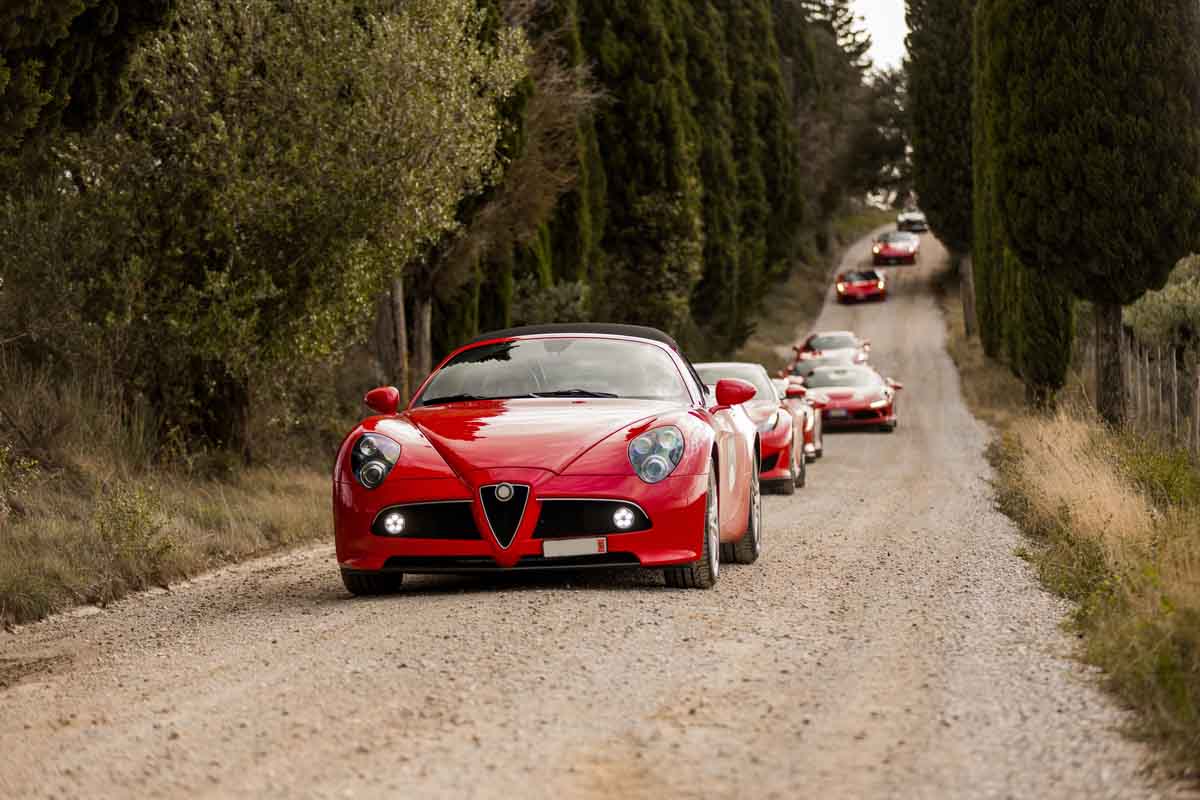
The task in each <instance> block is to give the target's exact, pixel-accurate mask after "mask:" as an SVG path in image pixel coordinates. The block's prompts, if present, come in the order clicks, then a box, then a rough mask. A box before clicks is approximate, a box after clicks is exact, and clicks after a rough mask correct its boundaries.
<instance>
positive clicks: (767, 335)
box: [733, 208, 896, 373]
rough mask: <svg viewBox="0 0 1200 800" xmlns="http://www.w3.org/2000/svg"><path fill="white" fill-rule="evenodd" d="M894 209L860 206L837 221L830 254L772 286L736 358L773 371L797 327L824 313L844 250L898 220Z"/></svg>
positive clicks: (799, 267)
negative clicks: (834, 270)
mask: <svg viewBox="0 0 1200 800" xmlns="http://www.w3.org/2000/svg"><path fill="white" fill-rule="evenodd" d="M895 218H896V215H895V212H893V211H881V210H879V209H876V208H864V209H858V210H855V211H852V212H849V213H847V214H843V215H842V216H840V217H838V218H837V220H835V221H834V223H833V226H832V229H833V230H832V236H833V240H834V246H833V248H832V252H831V254H829V255H825V256H821V255H810V256H809V257H807V258H804V259H802V260H800V261H799V262H798V263H797V264H796V265H795V267H794V268H793V270H792V274H791V276H790V277H789V278H788V279H787V280H786V281H784V282H783V283H781V284H779V285H777V286H775V287H773V288H772V290H771V292H770V295H769V299H768V301H767V303H766V305H765V306H764V308H763V310H762V313H761V314H760V315H759V317H758V324H757V326H756V327H755V329H754V334H753V335H752V336H751V337H750V338H749V339H748V340H747V341H746V343H745V344H744V345H742V347H741V349H740V350H738V352H737V353H736V354H734V356H733V358H734V360H736V361H753V362H757V363H760V364H762V365H763V366H765V367H766V368H767V370H768V371H770V372H772V373H773V372H774V371H775V369H777V368H778V367H779V366H782V364H780V363H779V361H780V357H779V354H778V352H777V350H778V349H779V348H780V347H783V346H788V345H791V344H793V340H794V338H795V332H796V328H797V327H799V326H800V325H802V324H804V323H806V322H813V321H815V320H816V318H817V316H818V315H819V314H820V313H821V307H822V305H824V303H825V293H826V291H827V290H828V288H829V273H830V270H831V268H832V266H833V265H835V264H837V262H838V261H840V260H841V255H842V251H843V250H844V249H845V248H846V247H847V246H848V245H850V244H851V243H853V242H854V241H855V240H857V239H859V238H860V237H862V236H865V235H866V234H868V233H870V232H871V231H873V230H874V229H876V228H878V227H880V226H881V225H886V224H887V223H889V222H891V221H893V220H895Z"/></svg>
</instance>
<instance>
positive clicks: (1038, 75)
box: [983, 0, 1200, 423]
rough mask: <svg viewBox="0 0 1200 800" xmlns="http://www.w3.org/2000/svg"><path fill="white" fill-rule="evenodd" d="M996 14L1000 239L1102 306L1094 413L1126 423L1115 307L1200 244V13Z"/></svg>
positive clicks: (1146, 5)
mask: <svg viewBox="0 0 1200 800" xmlns="http://www.w3.org/2000/svg"><path fill="white" fill-rule="evenodd" d="M989 5H990V7H991V8H990V11H989V13H988V14H987V17H986V21H985V36H986V38H987V41H988V48H989V50H990V53H989V56H988V58H987V60H986V68H985V71H984V76H983V78H984V88H985V91H986V92H988V94H989V99H990V112H989V114H988V119H987V124H988V126H989V135H990V137H991V140H992V141H991V148H992V152H993V157H994V158H995V160H996V169H995V172H994V178H995V181H996V186H995V191H996V194H997V196H998V197H999V199H1000V215H1001V222H1002V225H1003V228H1004V231H1005V234H1006V241H1007V242H1008V244H1009V246H1011V247H1012V248H1013V249H1014V250H1015V251H1016V252H1017V254H1018V255H1019V256H1020V258H1021V260H1022V261H1023V262H1024V263H1025V264H1027V265H1029V266H1030V267H1031V268H1032V269H1034V270H1037V271H1038V273H1039V274H1040V275H1042V276H1044V277H1045V278H1046V279H1050V280H1053V281H1054V282H1057V283H1060V284H1062V285H1064V286H1067V287H1069V289H1070V291H1072V292H1073V293H1074V294H1075V295H1076V296H1078V297H1080V298H1083V299H1085V300H1089V301H1091V302H1093V303H1094V304H1095V305H1096V318H1097V334H1098V337H1099V346H1098V347H1097V348H1096V349H1097V353H1098V361H1097V373H1098V376H1099V380H1098V384H1099V394H1098V397H1097V404H1098V407H1099V409H1100V411H1101V413H1102V415H1103V416H1104V417H1105V418H1106V419H1107V420H1109V421H1110V422H1112V423H1119V422H1121V421H1122V420H1123V418H1124V394H1125V393H1124V385H1123V375H1122V368H1121V348H1120V346H1119V337H1120V332H1121V306H1122V305H1123V304H1126V303H1131V302H1133V301H1134V300H1136V299H1137V298H1138V297H1140V296H1141V295H1142V294H1143V293H1144V292H1146V291H1147V290H1148V289H1157V288H1160V287H1161V286H1162V285H1163V284H1164V282H1165V281H1166V279H1167V275H1168V274H1169V272H1170V270H1171V268H1172V267H1173V265H1174V264H1175V263H1176V261H1178V259H1179V258H1180V257H1182V256H1184V255H1186V254H1187V253H1188V252H1191V251H1192V250H1193V249H1194V248H1195V247H1196V245H1197V243H1198V242H1200V91H1198V89H1197V87H1200V47H1197V46H1196V42H1197V41H1198V40H1200V4H1197V3H1196V2H1195V0H1108V1H1107V2H1103V3H1097V2H1094V0H1057V2H1054V3H1046V2H1042V0H991V2H990V3H989Z"/></svg>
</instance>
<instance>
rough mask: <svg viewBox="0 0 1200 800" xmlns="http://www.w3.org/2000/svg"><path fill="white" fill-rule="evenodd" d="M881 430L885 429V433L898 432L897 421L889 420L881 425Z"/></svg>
mask: <svg viewBox="0 0 1200 800" xmlns="http://www.w3.org/2000/svg"><path fill="white" fill-rule="evenodd" d="M879 430H881V431H883V432H884V433H895V432H896V423H894V422H889V423H886V424H884V425H880V426H879Z"/></svg>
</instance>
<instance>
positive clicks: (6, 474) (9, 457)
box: [0, 445, 38, 523]
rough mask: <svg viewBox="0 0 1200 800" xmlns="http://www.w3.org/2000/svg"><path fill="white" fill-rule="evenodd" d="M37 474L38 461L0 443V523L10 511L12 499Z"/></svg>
mask: <svg viewBox="0 0 1200 800" xmlns="http://www.w3.org/2000/svg"><path fill="white" fill-rule="evenodd" d="M37 474H38V462H37V461H35V460H34V459H32V458H26V457H24V456H21V455H19V454H18V453H17V452H16V451H14V450H13V448H12V447H10V446H9V445H0V523H3V522H4V519H5V518H6V517H7V516H8V515H9V514H10V513H12V509H13V500H14V498H15V497H16V496H17V495H18V494H20V493H21V491H22V490H23V489H24V488H25V487H26V486H27V485H28V483H29V481H30V480H32V479H33V478H34V477H35V476H36V475H37Z"/></svg>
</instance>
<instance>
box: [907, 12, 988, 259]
mask: <svg viewBox="0 0 1200 800" xmlns="http://www.w3.org/2000/svg"><path fill="white" fill-rule="evenodd" d="M974 10H975V0H908V12H907V20H908V29H909V33H908V40H907V42H908V112H909V119H910V137H911V144H912V161H913V180H914V184H915V188H916V190H917V195H918V196H919V197H920V198H921V209H922V210H923V211H924V212H925V214H926V216H927V217H928V219H929V225H930V227H931V228H932V229H933V231H934V232H935V233H936V234H937V236H938V238H939V239H940V240H941V241H942V242H943V243H944V244H945V245H946V246H947V247H948V248H950V250H951V251H953V252H955V253H959V254H964V253H967V252H969V251H970V249H971V238H972V230H971V229H972V224H973V223H972V208H971V200H972V196H971V183H972V165H971V94H972V62H971V38H972V15H973V13H974Z"/></svg>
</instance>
